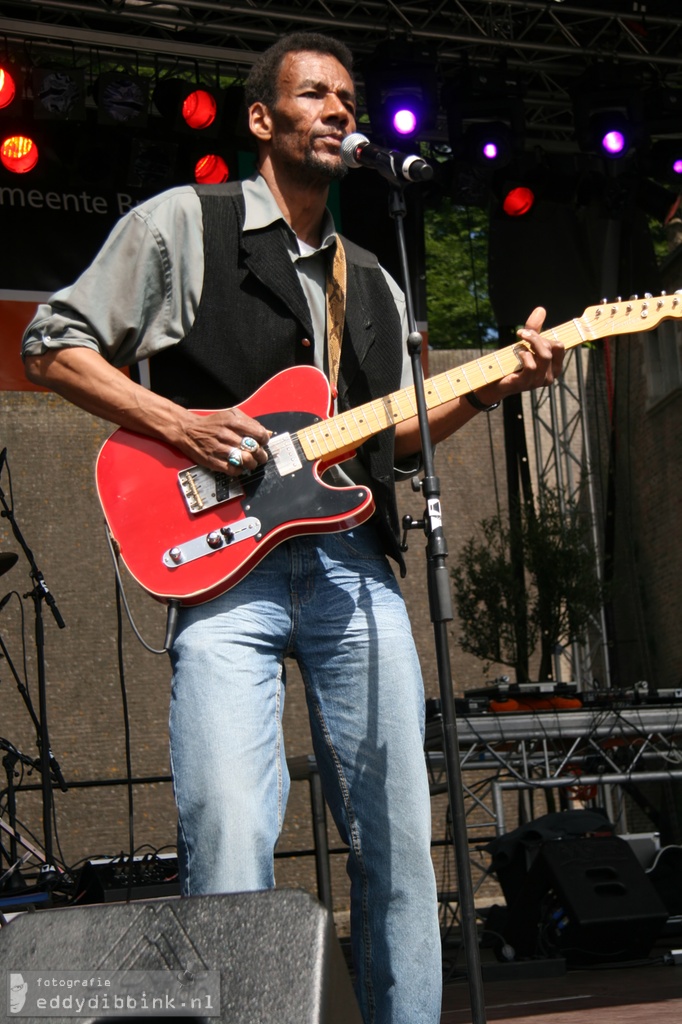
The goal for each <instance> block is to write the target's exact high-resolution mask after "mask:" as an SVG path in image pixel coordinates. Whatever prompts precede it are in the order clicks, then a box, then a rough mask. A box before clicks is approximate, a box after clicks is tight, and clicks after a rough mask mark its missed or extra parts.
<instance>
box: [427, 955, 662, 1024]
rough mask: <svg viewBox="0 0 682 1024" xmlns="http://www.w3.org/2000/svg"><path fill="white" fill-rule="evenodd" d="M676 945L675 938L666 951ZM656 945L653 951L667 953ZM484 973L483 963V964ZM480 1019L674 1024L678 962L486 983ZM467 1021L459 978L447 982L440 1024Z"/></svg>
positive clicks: (465, 993) (532, 1023) (524, 1023)
mask: <svg viewBox="0 0 682 1024" xmlns="http://www.w3.org/2000/svg"><path fill="white" fill-rule="evenodd" d="M675 943H676V945H675ZM679 946H682V942H681V941H680V938H679V937H677V938H676V939H675V940H673V946H672V948H678V947H679ZM670 948H671V945H668V946H667V947H666V948H663V947H661V948H660V949H659V948H658V947H657V948H656V949H655V950H653V951H652V957H655V956H656V955H657V953H659V952H660V953H661V954H662V953H664V952H666V951H669V950H670ZM484 969H485V961H484ZM483 988H484V998H485V1013H486V1019H487V1020H489V1021H510V1022H512V1021H513V1024H652V1022H655V1024H680V1022H681V1021H682V964H680V965H678V966H674V967H670V966H666V965H663V964H646V965H645V966H637V967H634V966H627V967H626V966H623V967H609V968H600V969H598V970H594V969H584V968H583V969H577V968H576V969H571V970H569V971H567V972H566V973H565V974H562V975H559V976H558V977H530V978H520V977H516V978H515V977H514V975H513V973H510V975H509V977H508V978H505V979H502V980H494V981H486V980H485V974H484V983H483ZM469 1021H471V1011H470V1003H469V987H468V983H467V981H466V980H465V979H463V978H462V979H459V980H456V981H447V980H446V984H445V987H444V994H443V1011H442V1014H441V1024H465V1022H467V1024H468V1022H469Z"/></svg>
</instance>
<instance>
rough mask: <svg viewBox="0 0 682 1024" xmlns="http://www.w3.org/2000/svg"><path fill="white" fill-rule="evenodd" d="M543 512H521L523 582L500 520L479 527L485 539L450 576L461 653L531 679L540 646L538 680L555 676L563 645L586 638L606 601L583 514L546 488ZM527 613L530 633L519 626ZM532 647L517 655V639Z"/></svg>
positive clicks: (474, 542) (467, 548)
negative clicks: (559, 646) (557, 653)
mask: <svg viewBox="0 0 682 1024" xmlns="http://www.w3.org/2000/svg"><path fill="white" fill-rule="evenodd" d="M538 507H539V510H540V511H539V513H536V511H535V509H534V507H533V506H532V504H529V505H526V506H525V507H524V509H523V514H522V516H521V525H520V537H519V538H517V542H518V545H519V546H520V549H521V551H522V558H523V565H524V570H525V579H519V575H518V573H517V572H516V570H515V568H514V564H513V561H512V558H511V555H510V551H511V547H512V540H513V539H515V538H512V535H511V528H510V527H509V526H508V525H506V524H505V523H504V522H503V521H502V519H501V517H500V516H495V517H494V518H492V519H484V520H482V521H481V523H480V531H481V532H482V534H483V539H482V540H480V539H479V538H477V537H472V538H470V540H469V541H468V542H467V543H466V544H465V545H464V548H463V549H462V551H461V553H460V556H459V559H458V563H457V565H456V567H455V568H454V569H453V571H452V576H453V579H454V589H455V596H456V600H457V610H458V614H459V618H460V621H461V623H462V638H461V640H460V645H461V647H462V649H463V650H465V651H468V652H469V653H470V654H475V655H476V656H477V657H479V658H483V659H484V660H485V661H486V662H488V663H498V664H501V665H509V666H512V667H513V668H514V669H515V670H516V675H517V682H519V683H523V682H527V666H528V662H529V658H530V656H531V655H532V653H533V651H534V650H535V649H536V647H537V645H538V643H539V645H540V668H539V678H540V680H541V681H542V680H546V679H551V678H552V656H553V653H554V650H555V647H556V646H557V644H559V643H561V644H563V645H567V644H569V643H571V642H573V641H581V640H583V639H584V637H585V633H586V630H587V628H588V625H589V623H590V621H591V619H592V618H593V617H594V616H595V615H596V614H597V613H598V611H599V608H600V607H601V604H602V602H603V600H604V592H603V587H602V585H601V583H600V580H599V577H598V575H597V569H596V565H595V562H594V554H593V550H592V544H591V541H590V536H589V530H588V526H587V523H586V521H585V516H584V514H583V513H582V512H581V511H580V510H579V509H578V507H577V506H575V505H568V506H565V507H562V505H561V502H560V500H559V494H558V492H557V491H556V490H553V489H550V488H543V489H542V491H541V493H540V497H539V501H538ZM523 616H525V618H526V621H527V628H526V629H525V630H524V631H520V630H519V629H518V622H519V621H520V618H521V617H523ZM521 636H523V637H525V643H526V650H523V651H522V650H519V637H521Z"/></svg>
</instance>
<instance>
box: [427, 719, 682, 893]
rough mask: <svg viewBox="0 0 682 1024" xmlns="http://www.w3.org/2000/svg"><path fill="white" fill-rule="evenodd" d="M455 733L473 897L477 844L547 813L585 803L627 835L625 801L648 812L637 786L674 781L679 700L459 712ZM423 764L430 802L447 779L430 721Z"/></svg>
mask: <svg viewBox="0 0 682 1024" xmlns="http://www.w3.org/2000/svg"><path fill="white" fill-rule="evenodd" d="M458 736H459V746H460V760H461V766H462V779H463V785H464V798H465V807H466V815H467V826H468V833H469V837H470V847H471V864H472V869H473V873H474V888H475V890H476V892H477V893H478V892H479V890H480V889H481V886H482V885H483V884H484V883H485V882H486V881H487V880H489V873H488V867H489V858H488V856H487V854H485V853H484V852H483V847H484V846H485V845H487V843H488V842H490V841H491V840H492V839H494V838H496V837H498V836H501V835H504V834H505V833H507V832H510V831H512V830H513V829H515V828H517V827H518V826H519V825H521V824H525V823H527V822H528V821H532V820H533V819H534V818H538V817H541V816H542V815H543V814H546V813H548V812H549V811H552V810H564V809H571V808H584V807H593V808H595V807H599V808H603V809H604V811H605V812H606V815H607V817H608V818H609V820H610V821H611V822H612V823H613V824H614V826H615V830H616V832H617V833H619V834H626V833H629V832H630V831H631V827H630V823H629V821H628V805H630V807H632V806H633V805H634V804H639V806H640V807H643V808H644V807H645V806H647V807H648V810H649V812H650V813H653V809H652V808H651V806H650V805H649V804H648V801H647V797H646V794H645V793H643V792H642V790H641V788H640V787H641V786H642V785H643V784H645V783H650V782H657V783H661V782H679V781H680V780H682V700H681V701H680V704H679V705H674V704H673V705H659V706H646V705H635V706H632V705H630V706H615V705H614V706H611V707H593V708H589V709H588V708H585V709H583V710H563V711H538V712H534V713H526V712H514V713H510V714H500V713H485V714H473V715H461V716H460V717H459V718H458ZM426 758H427V765H428V769H429V776H430V782H431V792H432V796H434V797H438V796H439V795H440V794H441V793H443V792H444V791H445V779H444V766H443V758H442V754H441V751H440V722H439V721H438V720H437V719H436V720H434V721H432V722H430V723H429V725H428V728H427V742H426ZM626 795H627V796H629V797H630V801H626V800H625V797H626ZM538 796H540V797H541V798H542V799H541V800H538V799H537V797H538ZM514 797H515V798H516V799H514ZM652 830H653V831H657V829H656V826H655V823H654V824H652ZM445 845H446V844H445ZM446 855H447V851H446ZM453 902H456V897H455V900H454V901H453Z"/></svg>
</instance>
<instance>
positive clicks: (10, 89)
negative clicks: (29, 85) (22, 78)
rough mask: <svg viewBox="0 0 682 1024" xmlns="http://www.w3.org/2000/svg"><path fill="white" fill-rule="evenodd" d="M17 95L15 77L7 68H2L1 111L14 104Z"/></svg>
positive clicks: (0, 79)
mask: <svg viewBox="0 0 682 1024" xmlns="http://www.w3.org/2000/svg"><path fill="white" fill-rule="evenodd" d="M16 94H17V83H16V82H15V80H14V76H13V75H12V74H11V73H10V71H8V70H7V69H6V68H3V67H0V110H4V109H5V107H8V106H9V105H10V103H13V102H14V97H15V96H16Z"/></svg>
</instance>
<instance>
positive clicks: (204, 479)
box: [178, 466, 244, 514]
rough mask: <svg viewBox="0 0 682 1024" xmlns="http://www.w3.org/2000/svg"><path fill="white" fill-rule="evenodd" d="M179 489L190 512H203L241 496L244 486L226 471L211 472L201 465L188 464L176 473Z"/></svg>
mask: <svg viewBox="0 0 682 1024" xmlns="http://www.w3.org/2000/svg"><path fill="white" fill-rule="evenodd" d="M178 482H179V484H180V490H181V491H182V495H183V497H184V499H185V504H186V505H187V508H188V510H189V511H190V512H192V513H193V514H196V513H197V512H205V511H206V509H207V508H213V507H214V506H215V505H222V503H223V502H224V501H230V500H231V499H232V498H241V497H243V495H244V488H243V487H242V486H241V484H240V483H239V481H238V480H236V479H235V478H234V477H232V476H228V475H227V473H213V472H212V471H211V470H210V469H204V468H203V467H202V466H190V467H189V469H183V470H182V471H181V472H180V473H178Z"/></svg>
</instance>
